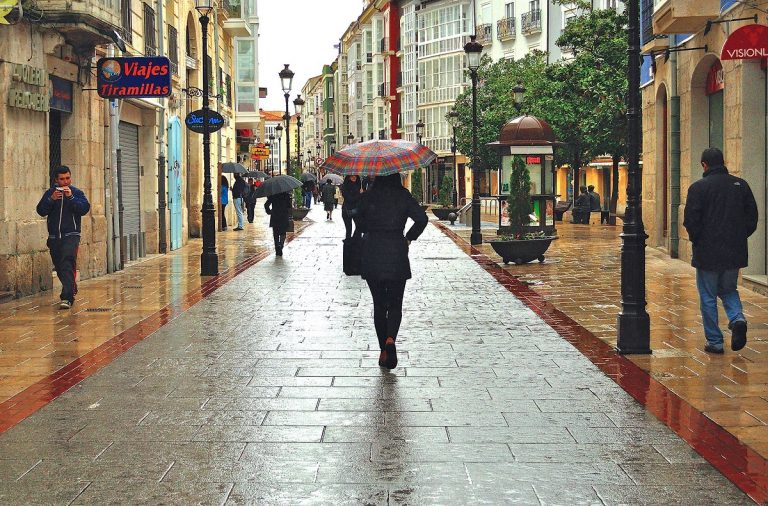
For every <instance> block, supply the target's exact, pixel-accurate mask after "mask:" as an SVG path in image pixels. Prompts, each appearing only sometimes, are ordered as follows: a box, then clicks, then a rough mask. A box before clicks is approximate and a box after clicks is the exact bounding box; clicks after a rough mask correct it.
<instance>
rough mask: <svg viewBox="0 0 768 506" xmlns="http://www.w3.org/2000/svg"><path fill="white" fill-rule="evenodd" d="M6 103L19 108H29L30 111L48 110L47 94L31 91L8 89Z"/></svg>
mask: <svg viewBox="0 0 768 506" xmlns="http://www.w3.org/2000/svg"><path fill="white" fill-rule="evenodd" d="M8 105H9V106H11V107H18V108H20V109H30V110H32V111H41V112H47V111H48V94H47V93H32V92H29V91H24V90H19V89H15V88H11V89H10V90H9V91H8Z"/></svg>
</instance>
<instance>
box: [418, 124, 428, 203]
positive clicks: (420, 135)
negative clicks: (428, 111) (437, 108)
mask: <svg viewBox="0 0 768 506" xmlns="http://www.w3.org/2000/svg"><path fill="white" fill-rule="evenodd" d="M424 126H425V125H424V121H423V120H421V119H419V121H418V122H417V123H416V142H418V143H419V146H421V145H422V142H421V141H422V139H423V138H424ZM426 171H429V167H427V168H426ZM428 179H429V174H422V176H421V183H422V184H421V191H422V195H421V198H422V199H424V200H423V202H428V200H427V199H429V189H428V188H427V185H426V184H424V181H425V180H428Z"/></svg>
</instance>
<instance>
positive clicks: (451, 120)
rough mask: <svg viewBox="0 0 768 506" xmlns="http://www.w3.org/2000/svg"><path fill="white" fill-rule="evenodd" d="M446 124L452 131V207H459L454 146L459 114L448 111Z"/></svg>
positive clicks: (455, 111) (457, 174)
mask: <svg viewBox="0 0 768 506" xmlns="http://www.w3.org/2000/svg"><path fill="white" fill-rule="evenodd" d="M447 119H448V124H449V125H451V128H452V129H453V139H451V153H453V206H454V207H458V206H459V193H458V189H457V185H458V181H459V168H458V167H459V165H458V163H457V160H456V152H457V151H458V147H457V146H456V127H458V126H459V112H458V111H457V110H456V109H451V110H450V111H448V115H447Z"/></svg>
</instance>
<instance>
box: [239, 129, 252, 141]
mask: <svg viewBox="0 0 768 506" xmlns="http://www.w3.org/2000/svg"><path fill="white" fill-rule="evenodd" d="M237 136H238V137H246V138H249V139H250V138H251V137H253V130H251V129H250V128H238V129H237Z"/></svg>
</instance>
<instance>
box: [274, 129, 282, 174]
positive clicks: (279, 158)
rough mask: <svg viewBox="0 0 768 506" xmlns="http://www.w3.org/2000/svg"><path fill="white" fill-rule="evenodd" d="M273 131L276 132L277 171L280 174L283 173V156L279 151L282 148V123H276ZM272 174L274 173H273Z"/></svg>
mask: <svg viewBox="0 0 768 506" xmlns="http://www.w3.org/2000/svg"><path fill="white" fill-rule="evenodd" d="M275 133H276V134H277V173H278V175H279V174H282V173H283V169H282V166H283V158H282V154H281V153H280V151H282V150H283V147H282V145H281V144H282V143H281V142H280V140H281V139H282V138H283V125H277V126H276V127H275ZM273 175H274V174H273Z"/></svg>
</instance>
